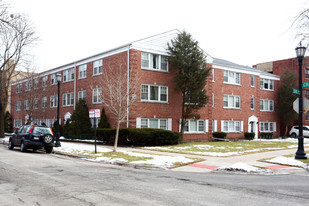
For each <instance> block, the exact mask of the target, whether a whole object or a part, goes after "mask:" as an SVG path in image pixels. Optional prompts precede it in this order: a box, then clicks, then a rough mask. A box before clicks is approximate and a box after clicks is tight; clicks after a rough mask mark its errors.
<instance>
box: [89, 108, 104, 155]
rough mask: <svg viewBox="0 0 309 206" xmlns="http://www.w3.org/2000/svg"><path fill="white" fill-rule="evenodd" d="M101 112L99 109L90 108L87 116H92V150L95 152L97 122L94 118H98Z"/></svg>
mask: <svg viewBox="0 0 309 206" xmlns="http://www.w3.org/2000/svg"><path fill="white" fill-rule="evenodd" d="M100 116H101V113H100V109H90V110H89V118H93V124H94V152H95V153H97V123H96V119H97V118H100Z"/></svg>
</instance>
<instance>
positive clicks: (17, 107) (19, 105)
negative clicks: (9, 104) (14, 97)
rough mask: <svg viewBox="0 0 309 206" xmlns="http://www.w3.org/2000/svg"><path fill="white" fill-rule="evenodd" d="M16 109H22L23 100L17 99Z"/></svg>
mask: <svg viewBox="0 0 309 206" xmlns="http://www.w3.org/2000/svg"><path fill="white" fill-rule="evenodd" d="M15 110H16V111H21V101H16V106H15Z"/></svg>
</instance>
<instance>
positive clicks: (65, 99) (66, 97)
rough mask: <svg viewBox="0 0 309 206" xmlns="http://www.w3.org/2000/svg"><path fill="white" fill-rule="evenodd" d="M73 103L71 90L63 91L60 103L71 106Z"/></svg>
mask: <svg viewBox="0 0 309 206" xmlns="http://www.w3.org/2000/svg"><path fill="white" fill-rule="evenodd" d="M73 104H74V94H73V92H69V93H64V94H63V95H62V105H63V106H73Z"/></svg>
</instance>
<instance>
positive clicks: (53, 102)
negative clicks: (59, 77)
mask: <svg viewBox="0 0 309 206" xmlns="http://www.w3.org/2000/svg"><path fill="white" fill-rule="evenodd" d="M57 106H58V95H53V96H50V107H52V108H53V107H57Z"/></svg>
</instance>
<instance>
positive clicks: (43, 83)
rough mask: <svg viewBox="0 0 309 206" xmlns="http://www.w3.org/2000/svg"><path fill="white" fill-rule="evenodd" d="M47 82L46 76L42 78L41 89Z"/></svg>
mask: <svg viewBox="0 0 309 206" xmlns="http://www.w3.org/2000/svg"><path fill="white" fill-rule="evenodd" d="M47 80H48V76H44V77H43V78H42V86H43V87H46V86H47Z"/></svg>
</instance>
